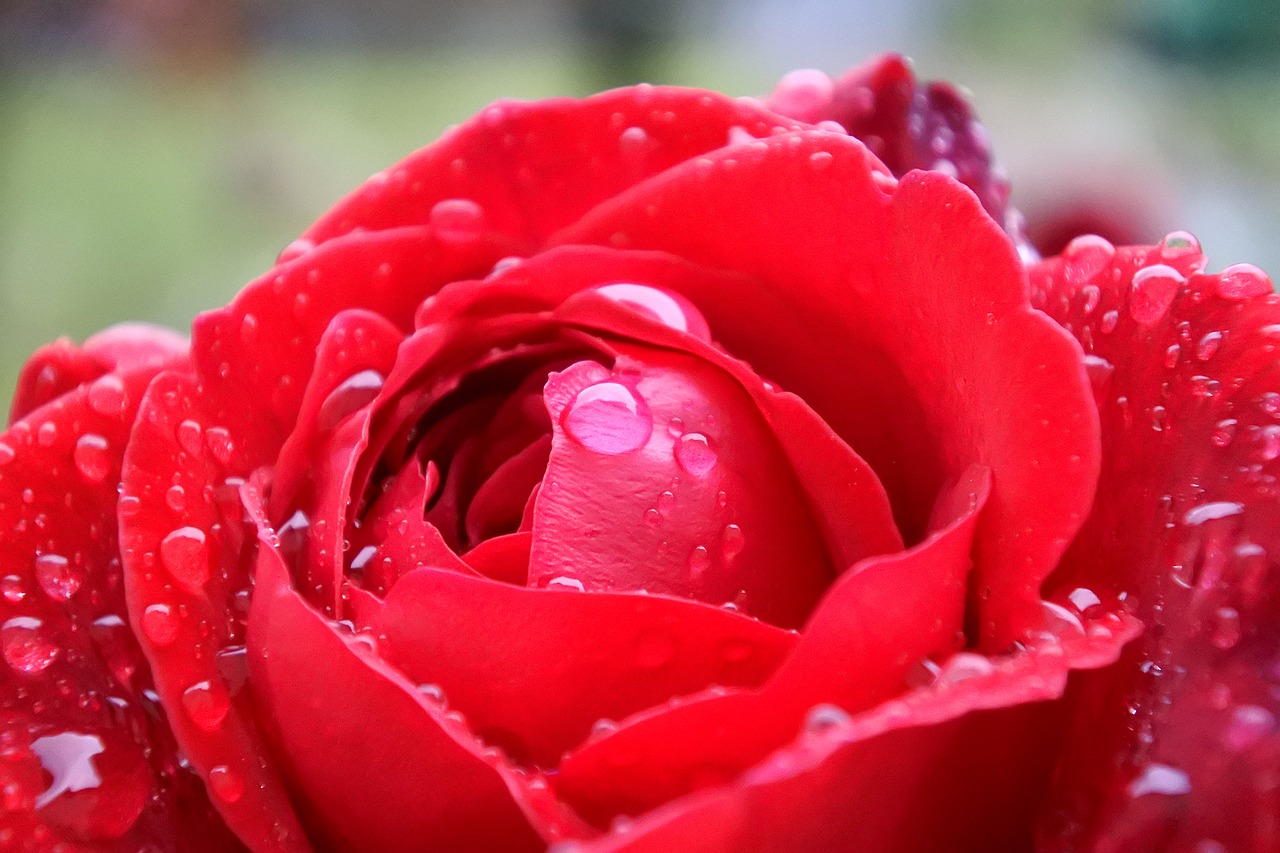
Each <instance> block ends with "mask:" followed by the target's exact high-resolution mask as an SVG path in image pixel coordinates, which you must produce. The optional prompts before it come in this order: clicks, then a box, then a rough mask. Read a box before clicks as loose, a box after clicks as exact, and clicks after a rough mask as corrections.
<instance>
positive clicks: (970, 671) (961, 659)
mask: <svg viewBox="0 0 1280 853" xmlns="http://www.w3.org/2000/svg"><path fill="white" fill-rule="evenodd" d="M995 669H996V668H995V665H994V664H992V663H991V661H989V660H987V659H986V658H985V657H983V656H982V655H979V654H975V653H973V652H956V653H955V654H954V655H952V656H951V657H949V658H948V659H947V660H946V662H945V663H943V665H942V670H941V672H939V673H938V684H939V685H951V684H959V683H960V682H962V681H968V680H970V679H972V678H981V677H983V676H987V675H990V674H991V673H993V672H995Z"/></svg>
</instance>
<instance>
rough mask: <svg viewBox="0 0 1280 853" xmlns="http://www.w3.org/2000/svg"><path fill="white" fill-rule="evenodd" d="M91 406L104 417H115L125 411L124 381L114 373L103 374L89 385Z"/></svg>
mask: <svg viewBox="0 0 1280 853" xmlns="http://www.w3.org/2000/svg"><path fill="white" fill-rule="evenodd" d="M88 399H89V408H91V409H93V410H94V411H95V412H97V413H98V414H100V415H103V416H104V417H114V416H116V415H119V414H120V413H121V412H123V411H124V407H125V390H124V381H123V380H121V379H120V377H119V376H116V375H115V374H113V373H108V374H107V375H106V376H101V377H99V378H97V379H95V380H94V381H93V383H92V384H90V385H89V391H88Z"/></svg>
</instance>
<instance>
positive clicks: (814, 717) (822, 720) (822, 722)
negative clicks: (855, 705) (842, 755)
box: [804, 702, 852, 735]
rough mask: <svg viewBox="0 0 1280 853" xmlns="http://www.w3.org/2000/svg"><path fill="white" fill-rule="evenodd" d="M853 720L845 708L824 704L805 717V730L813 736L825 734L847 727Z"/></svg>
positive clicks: (816, 706) (812, 709)
mask: <svg viewBox="0 0 1280 853" xmlns="http://www.w3.org/2000/svg"><path fill="white" fill-rule="evenodd" d="M851 719H852V718H851V717H850V716H849V713H848V712H847V711H845V709H844V708H841V707H838V706H836V705H829V704H827V703H825V702H824V703H822V704H820V705H814V706H813V707H812V708H810V709H809V711H808V713H806V714H805V715H804V730H805V731H806V732H808V733H809V734H812V735H821V734H825V733H827V732H829V731H832V730H834V729H838V728H841V727H843V726H845V725H847V724H848V723H849V722H850V720H851Z"/></svg>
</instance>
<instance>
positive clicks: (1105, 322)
mask: <svg viewBox="0 0 1280 853" xmlns="http://www.w3.org/2000/svg"><path fill="white" fill-rule="evenodd" d="M1119 323H1120V312H1119V311H1117V310H1116V309H1114V308H1112V309H1111V310H1110V311H1106V312H1103V314H1102V320H1101V321H1100V322H1099V323H1098V331H1099V332H1101V333H1102V334H1104V335H1109V334H1111V333H1112V332H1114V331H1115V330H1116V326H1117V325H1118V324H1119Z"/></svg>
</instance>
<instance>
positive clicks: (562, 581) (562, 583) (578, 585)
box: [547, 575, 587, 592]
mask: <svg viewBox="0 0 1280 853" xmlns="http://www.w3.org/2000/svg"><path fill="white" fill-rule="evenodd" d="M547 589H567V590H572V591H574V592H586V589H587V588H586V586H585V585H584V584H583V583H582V581H581V580H579V579H578V578H573V577H569V576H568V575H560V576H559V577H554V578H552V579H551V580H549V581H547Z"/></svg>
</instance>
